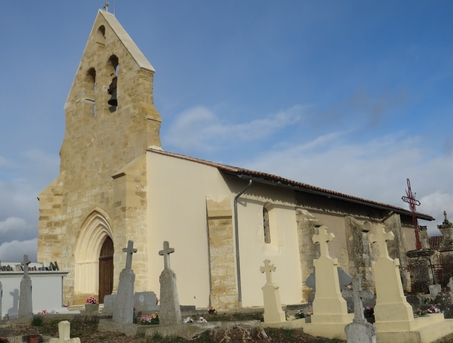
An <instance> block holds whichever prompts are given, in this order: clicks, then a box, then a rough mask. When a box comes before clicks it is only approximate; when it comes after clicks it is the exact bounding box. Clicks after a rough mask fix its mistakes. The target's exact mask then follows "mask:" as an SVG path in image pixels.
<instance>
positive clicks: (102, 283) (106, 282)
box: [99, 237, 114, 304]
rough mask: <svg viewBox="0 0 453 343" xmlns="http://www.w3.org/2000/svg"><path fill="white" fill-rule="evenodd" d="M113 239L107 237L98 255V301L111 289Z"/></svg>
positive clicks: (110, 292) (109, 292)
mask: <svg viewBox="0 0 453 343" xmlns="http://www.w3.org/2000/svg"><path fill="white" fill-rule="evenodd" d="M113 252H114V250H113V241H112V239H111V238H110V237H107V238H106V239H105V241H104V243H103V244H102V248H101V253H100V255H99V303H101V304H102V303H104V296H106V295H110V294H112V291H113Z"/></svg>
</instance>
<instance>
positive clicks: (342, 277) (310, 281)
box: [305, 267, 352, 292]
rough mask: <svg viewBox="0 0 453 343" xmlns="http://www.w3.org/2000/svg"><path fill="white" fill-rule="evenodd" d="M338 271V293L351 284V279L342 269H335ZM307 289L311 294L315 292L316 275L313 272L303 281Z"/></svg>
mask: <svg viewBox="0 0 453 343" xmlns="http://www.w3.org/2000/svg"><path fill="white" fill-rule="evenodd" d="M337 270H338V286H339V287H340V291H343V290H344V289H347V286H348V285H350V284H351V282H352V277H351V275H349V274H348V273H347V272H346V271H345V270H344V269H343V268H341V267H337ZM305 284H306V285H307V287H310V288H311V289H312V292H316V274H315V273H314V272H313V273H311V274H310V276H309V277H308V278H307V280H306V281H305Z"/></svg>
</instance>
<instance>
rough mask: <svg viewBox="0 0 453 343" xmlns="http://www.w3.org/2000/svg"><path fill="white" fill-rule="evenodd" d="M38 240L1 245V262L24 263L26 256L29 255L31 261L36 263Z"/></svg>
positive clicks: (15, 241)
mask: <svg viewBox="0 0 453 343" xmlns="http://www.w3.org/2000/svg"><path fill="white" fill-rule="evenodd" d="M37 249H38V239H37V238H35V239H31V240H27V241H17V240H14V241H12V242H7V243H3V244H2V245H0V260H1V261H5V262H20V261H23V259H24V255H28V258H29V259H30V260H31V261H36V252H37Z"/></svg>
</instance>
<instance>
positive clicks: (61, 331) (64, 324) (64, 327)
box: [50, 320, 80, 343]
mask: <svg viewBox="0 0 453 343" xmlns="http://www.w3.org/2000/svg"><path fill="white" fill-rule="evenodd" d="M70 334H71V324H70V323H69V322H68V321H67V320H63V321H61V322H59V323H58V336H59V338H51V339H50V343H80V338H78V337H77V338H70Z"/></svg>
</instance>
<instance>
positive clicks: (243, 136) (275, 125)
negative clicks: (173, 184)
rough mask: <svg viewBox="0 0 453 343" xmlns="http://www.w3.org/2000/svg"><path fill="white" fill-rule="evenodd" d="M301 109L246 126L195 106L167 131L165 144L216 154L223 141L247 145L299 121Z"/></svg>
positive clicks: (253, 121) (294, 108)
mask: <svg viewBox="0 0 453 343" xmlns="http://www.w3.org/2000/svg"><path fill="white" fill-rule="evenodd" d="M303 111H304V107H302V106H299V105H296V106H293V107H291V108H289V109H287V110H282V111H280V112H278V113H275V114H272V115H269V116H268V117H266V118H263V119H256V120H252V121H250V122H248V123H241V124H234V123H231V122H228V121H226V120H221V119H219V117H218V116H217V115H216V114H215V113H214V112H212V111H211V110H210V109H208V108H206V107H203V106H198V107H194V108H191V109H188V110H186V111H183V112H182V113H180V114H179V115H178V117H177V119H176V121H175V123H174V124H173V125H172V127H171V128H170V129H169V131H168V132H167V135H166V137H165V142H166V143H168V144H169V145H171V146H173V147H176V148H177V149H182V150H185V151H187V150H189V149H190V150H192V151H215V150H217V149H219V148H221V147H222V146H224V145H225V143H226V142H228V143H229V144H232V143H233V142H238V143H241V142H246V141H253V140H261V139H264V138H266V137H268V136H270V135H272V134H273V133H275V132H277V131H279V130H281V129H283V128H285V127H288V126H289V125H293V124H295V123H297V122H299V121H301V120H302V117H303V115H302V114H303Z"/></svg>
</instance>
